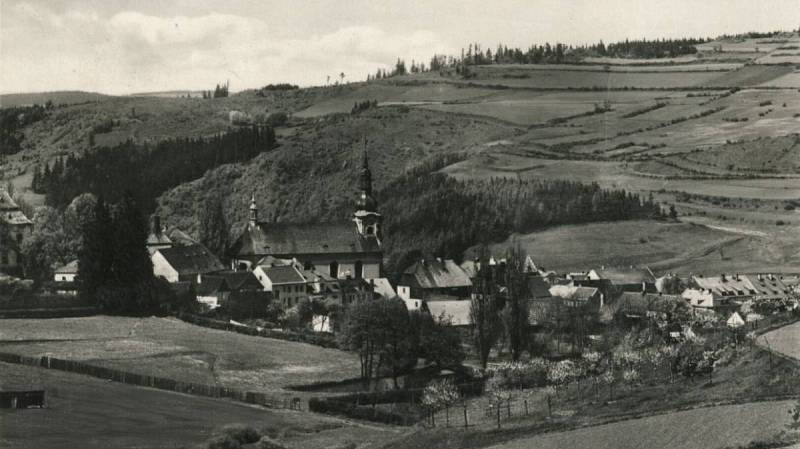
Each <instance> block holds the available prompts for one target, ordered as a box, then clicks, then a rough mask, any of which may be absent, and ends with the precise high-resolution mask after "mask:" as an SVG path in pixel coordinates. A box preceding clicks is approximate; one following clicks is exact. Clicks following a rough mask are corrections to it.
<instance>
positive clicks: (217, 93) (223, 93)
mask: <svg viewBox="0 0 800 449" xmlns="http://www.w3.org/2000/svg"><path fill="white" fill-rule="evenodd" d="M228 88H229V83H228V82H225V84H222V85H220V84H217V86H216V87H215V88H214V91H213V92H212V91H210V90H204V91H203V98H205V99H208V98H225V97H227V96H228V94H229V91H228Z"/></svg>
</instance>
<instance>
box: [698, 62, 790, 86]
mask: <svg viewBox="0 0 800 449" xmlns="http://www.w3.org/2000/svg"><path fill="white" fill-rule="evenodd" d="M792 70H794V69H793V68H792V67H789V66H774V65H773V66H768V65H749V66H745V67H742V68H741V69H739V70H735V71H732V72H727V73H724V74H718V75H719V76H717V77H715V78H713V79H710V80H707V81H706V82H704V83H701V84H702V85H704V86H720V87H750V86H758V85H764V84H769V81H772V80H774V79H776V78H780V77H782V76H784V75H786V74H788V73H791V72H792Z"/></svg>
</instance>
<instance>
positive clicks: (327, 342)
mask: <svg viewBox="0 0 800 449" xmlns="http://www.w3.org/2000/svg"><path fill="white" fill-rule="evenodd" d="M178 318H179V319H181V320H183V321H186V322H187V323H191V324H195V325H197V326H203V327H208V328H211V329H218V330H224V331H230V332H238V333H240V334H245V335H251V336H255V337H266V338H275V339H278V340H287V341H295V342H300V343H308V344H312V345H317V346H322V347H323V348H334V349H338V347H339V345H338V343H336V338H335V337H334V336H333V335H329V334H321V333H316V332H291V331H277V330H272V329H257V328H255V327H251V326H243V325H238V324H231V323H230V322H228V321H222V320H215V319H213V318H207V317H203V316H198V315H193V314H190V313H183V312H181V313H178Z"/></svg>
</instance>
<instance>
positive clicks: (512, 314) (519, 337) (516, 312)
mask: <svg viewBox="0 0 800 449" xmlns="http://www.w3.org/2000/svg"><path fill="white" fill-rule="evenodd" d="M525 257H526V255H525V253H524V252H523V250H522V247H520V246H514V247H512V248H510V249H509V252H508V256H507V257H506V268H505V273H504V274H505V285H506V292H507V300H506V307H507V308H508V311H509V314H508V316H509V319H508V323H507V324H506V325H507V331H508V343H509V346H510V348H511V359H512V360H514V361H518V360H519V359H520V357H521V356H522V352H523V351H524V350H525V349H527V348H528V344H529V340H530V339H529V335H530V334H529V322H528V318H529V316H530V295H529V293H528V279H527V276H528V274H527V273H526V272H525Z"/></svg>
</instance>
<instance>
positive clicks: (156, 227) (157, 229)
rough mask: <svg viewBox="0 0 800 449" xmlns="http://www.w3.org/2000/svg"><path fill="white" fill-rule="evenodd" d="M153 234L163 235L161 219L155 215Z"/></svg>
mask: <svg viewBox="0 0 800 449" xmlns="http://www.w3.org/2000/svg"><path fill="white" fill-rule="evenodd" d="M152 226H153V227H152V229H151V232H152V233H153V234H155V235H161V217H159V216H158V215H153V225H152Z"/></svg>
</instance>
